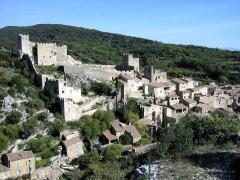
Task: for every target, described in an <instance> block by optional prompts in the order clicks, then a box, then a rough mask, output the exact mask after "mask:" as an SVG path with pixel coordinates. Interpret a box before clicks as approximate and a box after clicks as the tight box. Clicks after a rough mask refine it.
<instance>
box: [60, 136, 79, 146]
mask: <svg viewBox="0 0 240 180" xmlns="http://www.w3.org/2000/svg"><path fill="white" fill-rule="evenodd" d="M80 142H82V140H81V139H80V137H74V138H71V139H69V140H65V141H63V144H64V145H65V146H66V147H67V146H72V145H74V144H78V143H80Z"/></svg>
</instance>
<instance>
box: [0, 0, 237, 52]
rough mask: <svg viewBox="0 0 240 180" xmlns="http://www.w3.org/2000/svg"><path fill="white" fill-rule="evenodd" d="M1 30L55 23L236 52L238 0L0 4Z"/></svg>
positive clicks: (15, 0)
mask: <svg viewBox="0 0 240 180" xmlns="http://www.w3.org/2000/svg"><path fill="white" fill-rule="evenodd" d="M0 7H1V12H0V27H5V26H12V25H15V26H27V25H34V24H40V23H58V24H67V25H74V26H81V27H86V28H93V29H98V30H102V31H107V32H114V33H120V34H126V35H132V36H138V37H144V38H148V39H153V40H157V41H161V42H166V43H175V44H195V45H204V46H209V47H219V48H236V49H240V0H198V1H197V0H164V1H163V0H0Z"/></svg>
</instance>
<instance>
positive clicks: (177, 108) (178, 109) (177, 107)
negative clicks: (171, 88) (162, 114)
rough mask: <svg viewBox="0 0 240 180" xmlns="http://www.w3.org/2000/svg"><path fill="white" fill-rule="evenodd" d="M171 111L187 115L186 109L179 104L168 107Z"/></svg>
mask: <svg viewBox="0 0 240 180" xmlns="http://www.w3.org/2000/svg"><path fill="white" fill-rule="evenodd" d="M170 107H171V109H172V110H173V113H176V114H177V113H180V114H182V113H187V112H188V107H187V106H186V105H184V104H182V103H179V104H174V105H171V106H170Z"/></svg>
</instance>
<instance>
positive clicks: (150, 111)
mask: <svg viewBox="0 0 240 180" xmlns="http://www.w3.org/2000/svg"><path fill="white" fill-rule="evenodd" d="M140 113H141V117H142V118H143V117H144V118H149V119H151V120H152V121H154V123H155V124H157V123H158V122H159V123H161V122H162V119H163V106H160V105H156V104H145V105H140Z"/></svg>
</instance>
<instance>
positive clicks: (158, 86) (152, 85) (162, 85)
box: [147, 82, 168, 88]
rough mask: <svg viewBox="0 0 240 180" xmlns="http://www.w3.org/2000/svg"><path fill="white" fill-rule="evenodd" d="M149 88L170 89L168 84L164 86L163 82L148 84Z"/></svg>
mask: <svg viewBox="0 0 240 180" xmlns="http://www.w3.org/2000/svg"><path fill="white" fill-rule="evenodd" d="M147 85H148V86H151V87H154V88H164V87H168V86H167V85H166V84H163V83H161V82H153V83H149V84H147Z"/></svg>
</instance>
